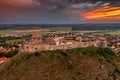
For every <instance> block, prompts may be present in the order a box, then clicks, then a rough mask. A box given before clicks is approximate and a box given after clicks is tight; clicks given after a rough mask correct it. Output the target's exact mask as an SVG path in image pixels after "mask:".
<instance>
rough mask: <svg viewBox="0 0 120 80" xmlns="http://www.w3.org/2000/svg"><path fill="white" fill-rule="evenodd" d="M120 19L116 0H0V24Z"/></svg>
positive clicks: (119, 10) (118, 3)
mask: <svg viewBox="0 0 120 80" xmlns="http://www.w3.org/2000/svg"><path fill="white" fill-rule="evenodd" d="M86 22H87V23H89V22H90V23H99V22H108V23H111V22H118V23H119V22H120V1H119V0H0V24H16V23H30V24H34V23H37V24H38V23H40V24H41V23H43V24H50V23H52V24H56V23H64V24H65V23H66V24H69V23H70V24H72V23H86Z"/></svg>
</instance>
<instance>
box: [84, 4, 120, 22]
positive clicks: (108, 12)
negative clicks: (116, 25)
mask: <svg viewBox="0 0 120 80" xmlns="http://www.w3.org/2000/svg"><path fill="white" fill-rule="evenodd" d="M84 18H85V19H86V20H96V21H100V20H102V21H103V20H108V21H117V20H120V7H112V6H105V7H101V8H98V9H95V10H92V11H89V12H87V13H85V14H84Z"/></svg>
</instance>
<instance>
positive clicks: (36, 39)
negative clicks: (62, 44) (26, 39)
mask: <svg viewBox="0 0 120 80" xmlns="http://www.w3.org/2000/svg"><path fill="white" fill-rule="evenodd" d="M31 41H34V42H36V43H42V37H41V35H40V34H39V33H38V32H35V33H33V34H32V36H31Z"/></svg>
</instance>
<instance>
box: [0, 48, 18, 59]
mask: <svg viewBox="0 0 120 80" xmlns="http://www.w3.org/2000/svg"><path fill="white" fill-rule="evenodd" d="M16 54H18V50H15V51H10V52H0V58H1V57H6V58H11V57H13V56H15V55H16Z"/></svg>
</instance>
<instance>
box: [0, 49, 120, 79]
mask: <svg viewBox="0 0 120 80" xmlns="http://www.w3.org/2000/svg"><path fill="white" fill-rule="evenodd" d="M119 75H120V56H119V55H118V54H115V53H114V52H113V51H112V50H111V49H109V48H77V49H71V50H65V51H63V50H55V51H41V52H35V53H20V54H17V55H16V56H14V57H13V58H11V60H10V61H8V62H7V63H5V64H2V65H0V79H1V80H117V79H118V80H119V79H120V76H119Z"/></svg>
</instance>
